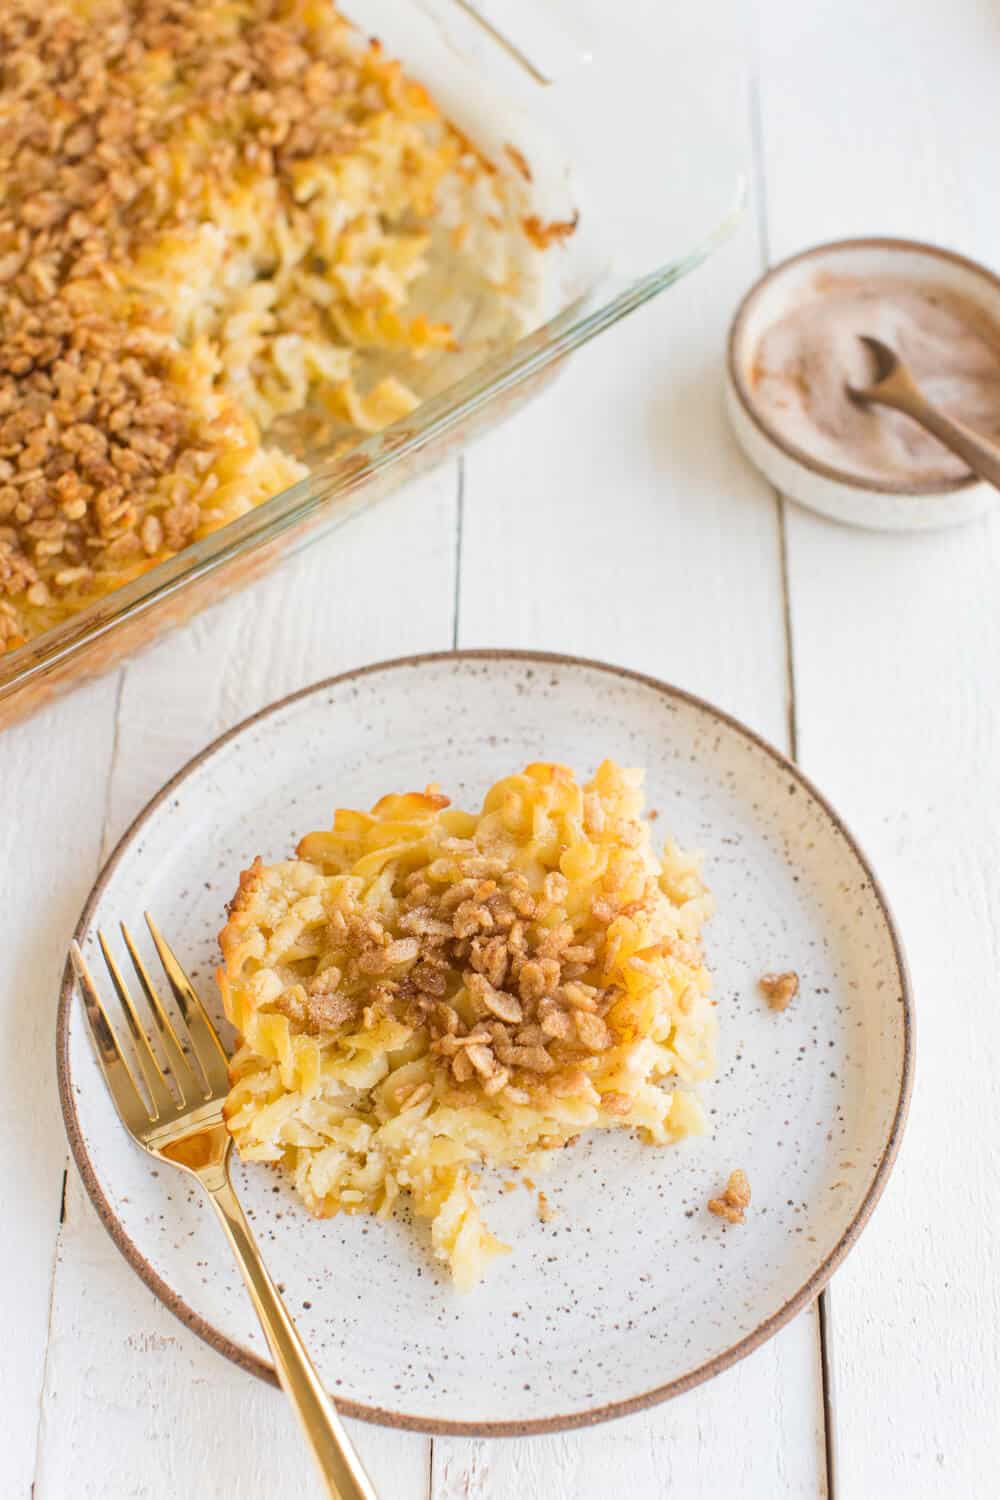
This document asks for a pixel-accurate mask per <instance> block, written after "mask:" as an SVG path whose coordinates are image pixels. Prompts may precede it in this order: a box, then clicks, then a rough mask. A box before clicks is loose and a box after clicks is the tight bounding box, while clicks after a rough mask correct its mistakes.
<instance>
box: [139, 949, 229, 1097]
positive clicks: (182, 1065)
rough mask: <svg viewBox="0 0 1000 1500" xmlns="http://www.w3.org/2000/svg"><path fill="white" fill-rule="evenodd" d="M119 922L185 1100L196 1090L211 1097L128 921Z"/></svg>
mask: <svg viewBox="0 0 1000 1500" xmlns="http://www.w3.org/2000/svg"><path fill="white" fill-rule="evenodd" d="M119 926H120V927H121V930H122V937H123V938H124V940H125V946H126V948H127V949H128V951H129V957H130V958H131V960H132V967H133V968H134V969H135V972H136V974H137V975H138V976H139V983H140V984H141V985H142V989H143V993H144V994H145V996H146V999H147V1001H148V1003H149V1008H150V1010H151V1011H152V1013H153V1020H154V1021H155V1022H156V1029H157V1031H158V1032H159V1033H160V1045H161V1047H162V1048H163V1052H164V1055H165V1057H166V1059H167V1063H168V1066H169V1068H170V1072H171V1074H172V1075H173V1079H174V1082H175V1083H176V1085H177V1087H178V1088H179V1089H180V1092H181V1098H182V1100H186V1101H188V1102H193V1100H194V1096H195V1092H196V1091H197V1092H199V1093H202V1094H205V1095H206V1097H207V1094H208V1090H207V1089H206V1088H205V1085H204V1084H203V1083H202V1081H201V1079H200V1078H199V1077H198V1076H197V1075H196V1073H195V1071H194V1069H193V1068H192V1066H191V1064H190V1062H189V1061H188V1059H187V1057H186V1056H185V1055H184V1048H183V1047H182V1046H181V1044H180V1039H179V1038H178V1036H177V1033H176V1031H175V1030H174V1027H173V1023H172V1022H171V1020H170V1017H169V1016H168V1015H167V1012H166V1011H165V1010H164V1008H163V1001H162V1000H161V999H160V997H159V994H158V993H157V990H156V986H155V985H154V984H153V981H152V980H151V979H150V977H149V971H148V970H147V968H146V965H145V964H144V963H143V961H142V959H141V957H140V956H139V952H138V949H137V948H136V946H135V943H134V942H133V941H132V934H131V933H130V932H129V930H128V928H127V927H126V926H125V923H124V922H121V923H119Z"/></svg>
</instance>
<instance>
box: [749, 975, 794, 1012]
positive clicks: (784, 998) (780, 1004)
mask: <svg viewBox="0 0 1000 1500" xmlns="http://www.w3.org/2000/svg"><path fill="white" fill-rule="evenodd" d="M758 982H759V986H760V991H761V994H762V995H763V996H764V998H765V1000H766V1001H767V1003H768V1005H769V1006H770V1008H771V1009H772V1010H787V1009H788V1007H789V1005H790V1004H791V1002H792V1001H793V1000H794V999H795V996H796V995H797V994H798V992H799V976H798V975H797V974H796V973H795V971H794V969H788V970H786V971H785V973H783V974H764V975H763V976H762V978H761V979H760V980H759V981H758Z"/></svg>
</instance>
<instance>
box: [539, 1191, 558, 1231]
mask: <svg viewBox="0 0 1000 1500" xmlns="http://www.w3.org/2000/svg"><path fill="white" fill-rule="evenodd" d="M555 1216H556V1211H555V1209H554V1208H553V1207H552V1204H551V1203H550V1202H549V1200H548V1198H547V1197H546V1195H545V1194H544V1193H539V1195H538V1217H539V1218H540V1219H541V1221H542V1223H543V1224H548V1223H549V1222H550V1220H552V1219H554V1218H555Z"/></svg>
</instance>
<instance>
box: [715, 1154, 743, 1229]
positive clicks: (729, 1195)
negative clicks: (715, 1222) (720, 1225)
mask: <svg viewBox="0 0 1000 1500" xmlns="http://www.w3.org/2000/svg"><path fill="white" fill-rule="evenodd" d="M749 1206H750V1184H749V1182H748V1181H747V1174H746V1173H745V1172H744V1171H742V1170H741V1169H740V1168H739V1167H737V1169H736V1171H735V1172H730V1174H729V1181H728V1182H727V1183H726V1189H725V1192H724V1193H723V1194H722V1195H721V1197H718V1198H710V1199H709V1200H708V1211H709V1213H710V1214H715V1216H716V1218H719V1219H725V1221H726V1223H727V1224H742V1223H743V1222H744V1210H745V1209H747V1208H749Z"/></svg>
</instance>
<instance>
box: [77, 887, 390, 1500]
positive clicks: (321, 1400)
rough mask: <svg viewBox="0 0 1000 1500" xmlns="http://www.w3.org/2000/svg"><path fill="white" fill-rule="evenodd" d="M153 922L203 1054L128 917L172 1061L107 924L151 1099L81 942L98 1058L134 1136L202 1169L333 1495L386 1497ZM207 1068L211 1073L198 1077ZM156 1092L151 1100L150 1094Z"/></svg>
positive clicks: (213, 1058) (215, 1056) (368, 1499)
mask: <svg viewBox="0 0 1000 1500" xmlns="http://www.w3.org/2000/svg"><path fill="white" fill-rule="evenodd" d="M146 922H147V924H148V926H149V931H150V934H151V935H152V939H153V942H154V944H155V945H156V951H157V953H158V954H159V957H160V962H161V963H162V965H163V970H164V973H165V974H166V976H167V981H168V983H169V985H170V989H171V991H172V992H173V996H174V999H175V1000H176V1002H177V1008H178V1010H179V1011H180V1014H181V1016H182V1018H183V1021H184V1026H185V1029H186V1031H187V1034H188V1038H189V1040H190V1043H191V1051H192V1053H193V1055H194V1057H195V1058H196V1059H197V1062H198V1070H196V1069H195V1068H194V1067H193V1066H192V1064H191V1062H190V1061H189V1059H188V1058H187V1056H186V1055H185V1053H184V1050H183V1048H182V1046H181V1043H180V1041H179V1039H178V1036H177V1032H176V1031H175V1030H174V1027H173V1024H172V1022H171V1020H170V1017H169V1015H168V1014H167V1011H166V1010H165V1008H164V1006H163V1002H162V1001H161V999H160V997H159V995H158V994H157V991H156V989H155V987H154V985H153V982H152V980H151V979H150V977H149V973H148V972H147V969H146V966H145V964H144V963H143V961H142V959H141V958H140V956H139V953H138V950H137V949H136V946H135V944H134V942H133V941H132V938H131V935H130V934H129V931H128V929H127V927H126V926H125V924H124V922H123V923H122V924H121V931H122V937H123V938H124V940H125V946H126V948H127V949H128V952H129V956H130V958H131V960H132V965H133V967H134V969H135V972H136V975H137V976H138V979H139V984H140V986H141V988H142V993H143V995H144V996H145V999H146V1002H147V1004H148V1007H149V1012H150V1015H151V1017H152V1021H153V1025H154V1027H155V1031H156V1037H157V1039H158V1041H159V1046H160V1054H161V1057H162V1059H163V1065H161V1062H160V1061H159V1060H158V1058H157V1054H156V1052H155V1051H154V1049H153V1045H152V1043H151V1041H150V1037H149V1033H148V1031H147V1029H146V1028H145V1027H144V1026H143V1024H142V1022H141V1021H140V1019H139V1014H138V1012H137V1010H136V1007H135V1003H134V1001H133V999H132V996H131V994H130V993H129V989H128V986H127V985H126V983H125V980H124V979H123V978H122V974H121V970H120V969H119V968H118V965H117V964H116V962H115V960H114V957H113V955H112V953H111V949H110V948H109V946H108V943H107V940H106V939H105V936H104V933H103V932H98V934H97V938H98V942H99V943H100V945H101V952H102V953H103V954H104V962H105V963H106V964H107V966H108V973H109V974H110V976H111V982H112V984H113V985H114V988H115V992H116V994H117V995H118V999H119V1000H120V1002H121V1007H122V1014H123V1016H124V1018H125V1023H126V1025H127V1027H128V1030H129V1033H130V1035H131V1038H132V1043H133V1049H134V1053H135V1057H136V1059H137V1061H138V1064H139V1071H140V1073H141V1074H142V1079H143V1082H144V1083H145V1086H146V1095H147V1098H144V1097H143V1094H142V1092H141V1091H140V1089H139V1086H138V1084H137V1082H136V1079H135V1075H134V1074H133V1072H132V1069H131V1067H130V1066H129V1063H128V1061H127V1059H126V1056H125V1053H124V1052H123V1050H122V1048H121V1046H120V1044H119V1042H118V1038H117V1036H116V1035H115V1031H114V1028H113V1027H112V1025H111V1022H110V1021H109V1020H108V1016H107V1012H106V1011H105V1009H104V1006H103V1005H102V1003H101V999H100V996H99V994H98V992H97V987H96V985H95V984H94V981H93V979H92V978H91V975H90V970H89V969H88V967H87V962H86V960H85V958H84V956H83V954H82V953H81V952H80V948H79V946H78V944H76V943H73V945H72V947H71V949H70V953H71V956H72V959H73V965H74V968H75V970H76V974H77V978H78V980H79V983H80V989H81V991H82V994H83V1001H84V1007H85V1010H86V1014H87V1020H88V1021H89V1022H90V1030H91V1033H92V1035H93V1039H94V1045H95V1048H96V1050H97V1060H98V1062H99V1063H100V1066H101V1071H102V1072H103V1074H104V1077H105V1080H106V1082H107V1085H108V1088H109V1089H110V1091H111V1097H112V1099H113V1100H114V1103H115V1108H116V1109H117V1110H118V1113H119V1115H120V1116H121V1119H122V1123H123V1124H124V1125H125V1128H126V1129H127V1130H128V1131H129V1133H130V1134H131V1136H132V1137H133V1139H134V1140H135V1141H137V1142H138V1143H139V1145H140V1146H142V1147H143V1149H144V1150H146V1151H148V1152H149V1153H150V1155H151V1156H155V1157H158V1158H159V1159H160V1160H161V1161H167V1162H170V1163H171V1165H172V1166H175V1167H180V1168H181V1169H182V1170H183V1171H185V1172H190V1173H191V1175H192V1176H193V1177H197V1179H198V1181H199V1182H200V1183H201V1185H202V1187H203V1188H204V1189H205V1191H206V1192H207V1194H208V1196H209V1199H210V1200H211V1202H212V1205H213V1207H214V1208H215V1211H216V1213H217V1214H218V1215H219V1219H220V1220H221V1222H222V1227H223V1229H224V1230H225V1232H226V1237H227V1239H228V1240H229V1243H230V1246H231V1247H232V1251H233V1254H234V1255H235V1257H236V1263H237V1265H238V1266H239V1268H240V1271H241V1272H242V1275H243V1280H244V1281H245V1282H246V1285H247V1291H248V1292H249V1293H250V1297H251V1300H252V1301H253V1305H254V1307H255V1308H256V1309H257V1316H258V1317H259V1319H260V1325H261V1327H262V1328H263V1330H264V1335H265V1337H266V1339H267V1342H268V1345H269V1347H270V1350H271V1354H272V1355H273V1357H274V1365H275V1369H276V1370H277V1373H278V1379H279V1380H280V1382H281V1386H282V1389H283V1390H284V1392H285V1394H286V1395H287V1397H288V1399H289V1400H290V1401H291V1403H292V1405H293V1407H294V1408H295V1411H296V1414H297V1416H298V1418H299V1421H300V1422H301V1424H302V1429H303V1431H304V1433H305V1435H306V1437H307V1438H308V1440H309V1444H310V1446H311V1447H312V1451H313V1454H314V1455H315V1458H316V1462H317V1463H318V1464H319V1467H320V1471H321V1473H322V1475H323V1479H324V1481H325V1483H326V1488H327V1491H328V1493H329V1494H330V1495H331V1496H333V1497H334V1500H377V1496H376V1494H375V1490H374V1489H373V1487H372V1483H371V1480H370V1479H369V1478H368V1476H367V1474H366V1473H365V1471H364V1469H363V1468H362V1467H361V1461H360V1459H359V1458H358V1456H357V1454H356V1453H355V1452H354V1449H353V1447H352V1445H351V1440H350V1438H349V1437H348V1436H347V1433H346V1432H345V1431H344V1428H343V1426H342V1424H341V1421H340V1418H339V1417H338V1415H337V1411H336V1408H335V1407H334V1404H333V1402H332V1401H331V1400H330V1397H329V1396H328V1395H327V1393H326V1391H325V1390H324V1389H323V1386H322V1384H321V1382H320V1378H319V1376H318V1375H317V1373H316V1370H315V1368H314V1366H313V1363H312V1360H311V1359H310V1358H309V1355H308V1354H307V1353H306V1348H305V1345H304V1344H303V1342H302V1340H301V1338H300V1337H299V1335H298V1333H297V1331H296V1328H295V1324H294V1323H293V1322H292V1320H291V1318H290V1316H289V1314H288V1310H287V1308H286V1307H285V1304H284V1302H282V1300H281V1296H280V1295H279V1292H278V1288H277V1287H276V1286H275V1284H274V1282H273V1281H272V1280H271V1277H270V1275H269V1274H268V1272H267V1269H266V1267H265V1265H264V1262H263V1260H262V1259H261V1254H260V1251H259V1250H258V1248H257V1244H256V1241H255V1240H254V1237H253V1234H252V1233H251V1230H250V1226H249V1224H248V1223H247V1220H246V1216H245V1214H244V1212H243V1210H242V1208H241V1207H240V1202H239V1199H238V1198H237V1196H236V1194H235V1193H234V1192H233V1187H232V1183H231V1182H230V1180H229V1150H230V1147H231V1145H232V1137H231V1136H230V1134H229V1132H228V1130H227V1129H226V1126H225V1122H224V1121H223V1118H222V1106H223V1103H224V1101H225V1098H226V1094H227V1093H228V1091H229V1070H228V1059H227V1057H226V1053H225V1050H224V1049H223V1046H222V1043H221V1042H220V1040H219V1037H218V1033H217V1032H216V1030H215V1027H214V1026H213V1025H212V1022H211V1021H210V1020H209V1017H208V1012H207V1011H206V1010H205V1007H204V1006H203V1005H202V1003H201V1001H200V1000H199V998H198V996H197V994H196V993H195V990H194V987H193V985H192V984H191V981H190V980H189V979H188V977H187V975H186V974H185V972H184V970H183V969H182V968H181V966H180V964H179V963H178V961H177V959H176V957H175V956H174V953H173V951H172V950H171V948H170V946H169V944H168V943H167V941H166V939H165V938H164V937H163V935H162V934H161V933H160V932H159V931H158V929H157V927H156V924H155V922H154V921H153V919H152V917H151V916H150V915H149V913H148V912H147V913H146ZM199 1072H200V1074H201V1075H202V1076H200V1077H199ZM147 1100H148V1102H147Z"/></svg>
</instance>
